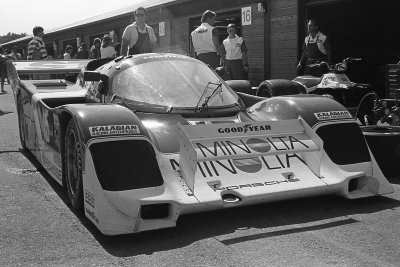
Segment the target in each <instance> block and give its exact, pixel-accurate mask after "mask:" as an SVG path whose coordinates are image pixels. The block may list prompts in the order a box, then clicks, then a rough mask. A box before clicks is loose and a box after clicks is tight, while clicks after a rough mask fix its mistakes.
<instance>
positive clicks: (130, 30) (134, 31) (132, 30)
mask: <svg viewBox="0 0 400 267" xmlns="http://www.w3.org/2000/svg"><path fill="white" fill-rule="evenodd" d="M146 29H147V32H148V33H149V37H150V42H151V43H155V42H157V37H156V35H155V34H154V30H153V28H152V27H150V26H149V25H147V24H145V28H144V29H143V30H141V29H140V28H139V27H138V26H137V24H136V22H134V23H132V24H131V25H128V26H127V27H126V28H125V30H124V33H123V34H122V39H125V40H129V49H130V48H132V47H133V46H134V45H135V43H136V41H137V39H138V30H139V32H141V33H146Z"/></svg>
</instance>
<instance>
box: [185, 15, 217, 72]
mask: <svg viewBox="0 0 400 267" xmlns="http://www.w3.org/2000/svg"><path fill="white" fill-rule="evenodd" d="M216 16H217V14H216V13H215V12H213V11H211V10H206V11H205V12H204V13H203V16H202V17H201V25H200V26H199V27H197V28H196V29H195V30H194V31H192V32H191V34H190V38H191V45H192V46H191V48H192V49H191V55H192V56H193V57H195V56H196V55H197V57H198V58H199V60H201V61H203V62H204V63H206V64H208V65H210V67H211V68H213V69H215V68H216V67H218V66H219V65H220V57H219V55H218V54H221V51H220V50H221V44H220V42H219V39H218V30H217V29H216V28H215V27H213V26H214V25H215V18H216Z"/></svg>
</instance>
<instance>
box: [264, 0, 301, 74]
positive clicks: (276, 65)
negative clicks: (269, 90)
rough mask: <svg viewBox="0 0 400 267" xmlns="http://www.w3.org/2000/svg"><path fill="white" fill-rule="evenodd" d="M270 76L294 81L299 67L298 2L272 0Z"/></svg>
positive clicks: (270, 5) (270, 10)
mask: <svg viewBox="0 0 400 267" xmlns="http://www.w3.org/2000/svg"><path fill="white" fill-rule="evenodd" d="M268 9H269V10H268V12H270V14H269V15H270V66H271V69H270V75H271V78H272V79H293V78H294V77H295V76H296V72H297V71H296V66H297V63H298V62H297V42H298V40H297V38H298V34H297V28H298V17H297V13H298V0H270V1H269V7H268Z"/></svg>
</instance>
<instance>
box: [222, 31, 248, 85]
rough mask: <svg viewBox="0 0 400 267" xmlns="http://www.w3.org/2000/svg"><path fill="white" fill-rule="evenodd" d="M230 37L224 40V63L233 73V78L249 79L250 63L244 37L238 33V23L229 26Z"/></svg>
mask: <svg viewBox="0 0 400 267" xmlns="http://www.w3.org/2000/svg"><path fill="white" fill-rule="evenodd" d="M227 31H228V34H229V35H228V37H227V38H226V39H225V40H224V41H223V42H222V60H223V65H224V67H225V68H227V69H228V70H229V71H230V72H231V75H232V80H244V79H247V73H248V71H249V63H248V59H247V47H246V43H245V41H244V39H243V38H242V37H240V36H238V35H237V34H236V25H235V24H233V23H231V24H229V25H228V26H227Z"/></svg>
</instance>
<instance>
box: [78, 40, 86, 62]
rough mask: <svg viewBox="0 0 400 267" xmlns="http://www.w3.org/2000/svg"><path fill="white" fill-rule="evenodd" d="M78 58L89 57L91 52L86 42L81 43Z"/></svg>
mask: <svg viewBox="0 0 400 267" xmlns="http://www.w3.org/2000/svg"><path fill="white" fill-rule="evenodd" d="M77 58H78V59H88V58H89V52H88V50H87V46H86V44H85V43H81V46H80V47H79V49H78V54H77Z"/></svg>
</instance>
